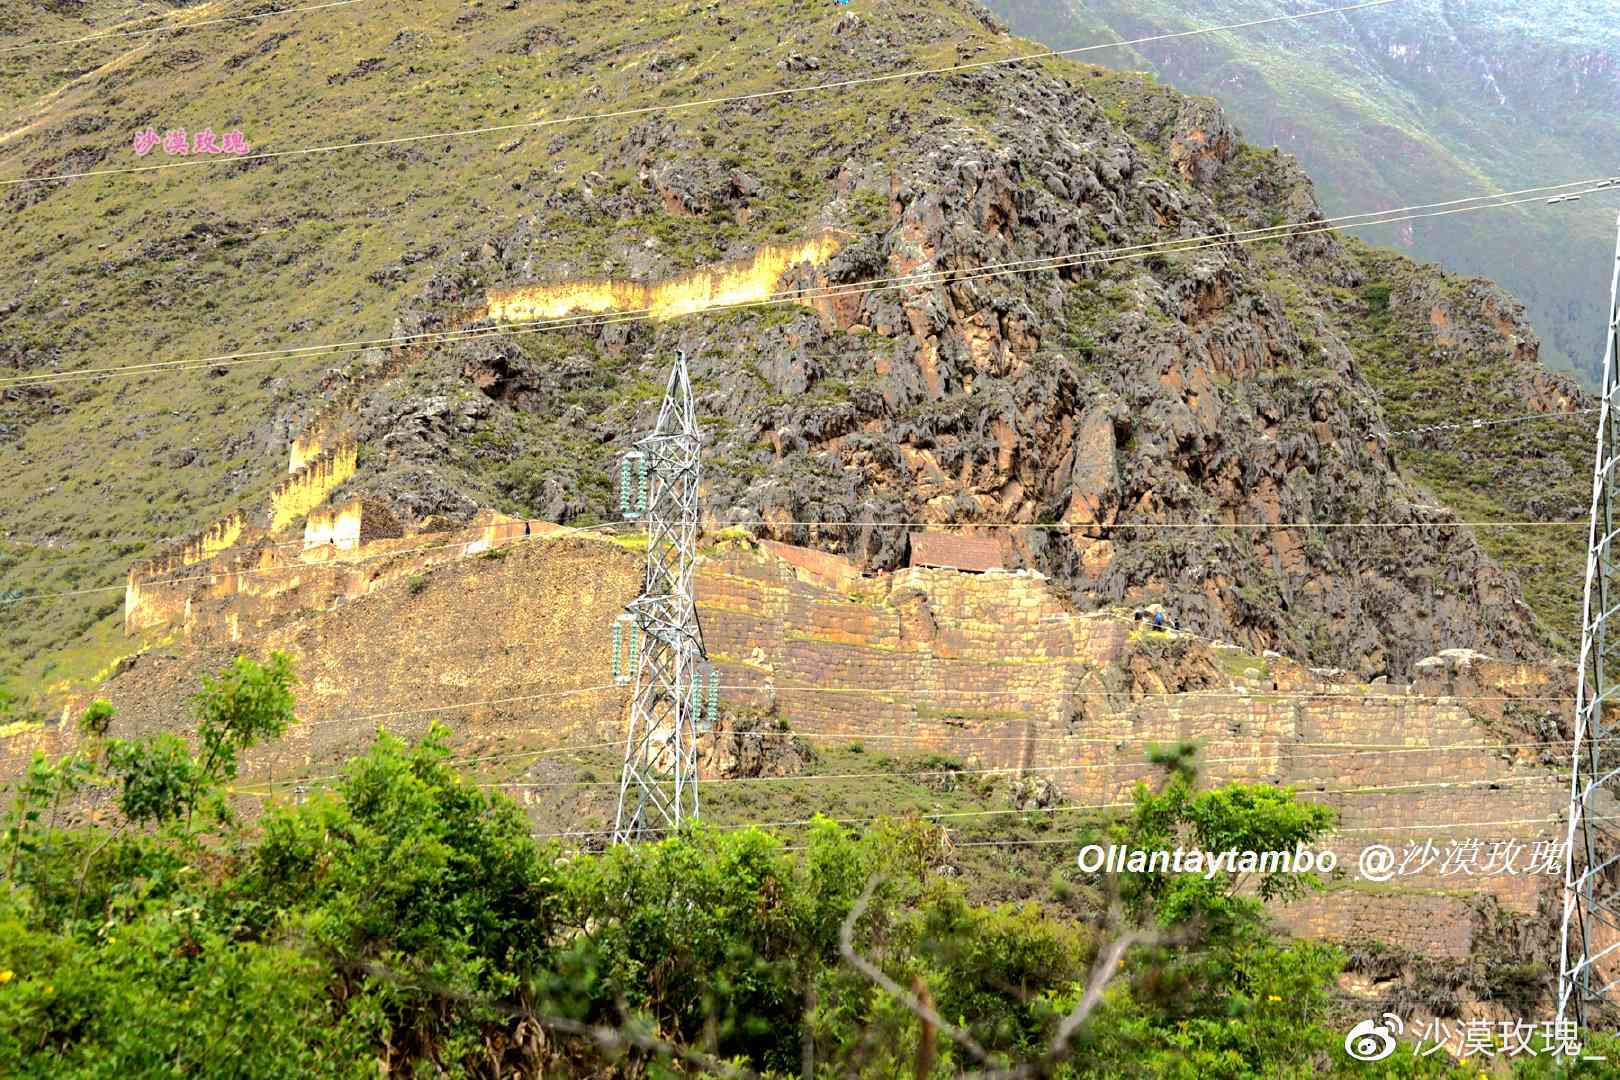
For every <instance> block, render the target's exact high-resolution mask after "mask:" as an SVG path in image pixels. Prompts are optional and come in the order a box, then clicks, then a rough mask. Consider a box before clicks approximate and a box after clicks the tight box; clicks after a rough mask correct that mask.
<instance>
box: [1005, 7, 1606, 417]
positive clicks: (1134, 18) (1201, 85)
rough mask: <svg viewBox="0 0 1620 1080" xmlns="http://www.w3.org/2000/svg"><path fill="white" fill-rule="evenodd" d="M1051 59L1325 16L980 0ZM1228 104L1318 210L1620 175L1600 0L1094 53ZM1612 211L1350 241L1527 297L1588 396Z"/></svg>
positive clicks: (1386, 231)
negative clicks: (1295, 162) (1288, 167)
mask: <svg viewBox="0 0 1620 1080" xmlns="http://www.w3.org/2000/svg"><path fill="white" fill-rule="evenodd" d="M989 6H990V7H991V8H992V10H994V11H995V12H996V13H997V14H998V15H1000V16H1002V17H1004V18H1005V19H1006V20H1007V21H1008V23H1009V24H1010V25H1011V27H1012V28H1013V30H1014V31H1015V32H1017V33H1020V34H1024V35H1027V36H1029V37H1032V38H1035V39H1037V40H1039V41H1041V42H1042V43H1043V44H1046V45H1050V46H1052V47H1054V48H1060V49H1069V48H1076V47H1083V46H1088V45H1092V44H1095V43H1098V42H1106V41H1110V40H1121V39H1127V40H1128V39H1135V38H1141V37H1148V36H1152V35H1154V34H1159V33H1165V32H1174V31H1180V30H1187V29H1191V28H1194V27H1200V26H1216V25H1225V24H1229V23H1237V22H1247V21H1251V20H1256V19H1266V18H1270V17H1274V16H1277V15H1280V14H1283V13H1292V12H1298V11H1302V10H1307V9H1320V8H1327V7H1333V6H1335V5H1332V4H1312V5H1301V4H1294V3H1283V2H1279V0H1193V2H1191V3H1187V2H1181V0H1177V2H1175V3H1170V2H1168V0H1145V2H1144V0H1129V2H1126V0H1084V2H1082V0H990V5H989ZM1086 58H1087V59H1094V60H1096V61H1098V62H1100V63H1106V64H1109V65H1111V66H1116V67H1129V68H1141V69H1145V70H1148V71H1151V72H1153V73H1154V74H1155V75H1156V76H1158V77H1159V78H1161V79H1163V80H1165V81H1167V82H1169V83H1171V84H1173V85H1174V86H1176V87H1178V88H1180V89H1182V90H1185V91H1189V92H1193V93H1200V94H1212V95H1215V96H1217V97H1219V98H1220V100H1221V102H1222V103H1223V104H1224V105H1225V106H1226V108H1227V110H1228V112H1229V113H1230V115H1231V116H1232V118H1233V120H1234V121H1235V122H1236V123H1237V125H1238V126H1239V127H1240V128H1241V129H1242V130H1243V133H1244V135H1245V136H1246V137H1248V138H1249V139H1250V140H1251V141H1253V142H1254V143H1256V144H1258V145H1261V146H1271V145H1276V146H1279V147H1281V148H1282V149H1283V150H1284V151H1285V152H1287V153H1290V154H1294V155H1297V156H1298V157H1299V159H1300V161H1301V162H1302V163H1303V164H1304V165H1305V167H1306V169H1307V170H1308V171H1309V172H1310V174H1311V176H1312V177H1313V178H1314V179H1315V181H1316V183H1317V186H1318V190H1319V191H1320V192H1321V196H1322V202H1323V205H1324V207H1325V208H1326V211H1327V213H1329V214H1349V213H1358V212H1363V211H1369V210H1379V209H1387V208H1390V207H1398V206H1411V205H1418V204H1427V203H1433V202H1437V201H1440V200H1443V199H1449V198H1457V197H1462V196H1470V195H1481V194H1487V193H1491V192H1499V191H1517V190H1521V189H1524V188H1530V187H1537V186H1541V185H1548V184H1559V183H1564V182H1566V181H1574V180H1582V179H1588V178H1591V177H1600V176H1610V175H1613V174H1614V173H1615V172H1616V171H1617V161H1616V158H1615V156H1614V154H1613V152H1612V148H1613V147H1614V145H1615V143H1616V141H1617V140H1620V112H1617V110H1616V106H1617V105H1620V27H1617V25H1616V23H1615V20H1614V6H1613V5H1612V4H1610V3H1607V2H1606V0H1574V2H1572V3H1551V2H1549V0H1400V2H1398V3H1394V4H1390V5H1388V6H1384V7H1378V8H1373V9H1370V10H1362V11H1357V12H1352V13H1349V14H1344V15H1337V16H1331V17H1323V18H1313V19H1306V20H1301V21H1297V22H1292V23H1281V24H1274V25H1269V26H1263V27H1255V28H1250V29H1244V30H1240V31H1234V32H1230V33H1221V34H1209V35H1201V36H1196V37H1189V38H1182V39H1179V40H1175V41H1164V42H1156V43H1151V44H1145V45H1142V46H1139V47H1134V48H1128V49H1127V48H1120V49H1107V50H1103V51H1100V52H1093V53H1088V54H1086ZM1613 210H1614V206H1613V201H1612V200H1606V201H1603V200H1600V201H1598V202H1597V203H1595V204H1594V201H1593V200H1592V199H1590V198H1588V199H1586V200H1584V201H1583V202H1581V203H1574V204H1568V205H1564V206H1561V207H1560V208H1557V209H1553V208H1549V207H1547V206H1545V204H1544V203H1543V202H1542V201H1541V200H1535V201H1534V202H1531V203H1529V204H1527V205H1526V206H1523V207H1518V208H1514V209H1508V210H1501V211H1494V212H1491V213H1488V214H1471V215H1465V216H1439V217H1432V218H1425V219H1420V220H1416V221H1411V222H1406V223H1404V224H1400V225H1393V226H1388V227H1382V228H1377V229H1367V230H1359V231H1358V232H1359V234H1360V235H1362V236H1364V237H1365V238H1367V239H1368V240H1369V241H1371V242H1374V243H1378V244H1389V245H1393V246H1396V247H1397V248H1399V249H1401V250H1403V251H1405V252H1406V253H1408V254H1410V255H1412V256H1414V257H1416V258H1419V259H1423V260H1427V261H1432V262H1437V263H1439V264H1441V265H1442V266H1445V267H1446V268H1447V269H1450V270H1455V271H1459V272H1461V273H1465V274H1479V275H1483V276H1486V277H1490V278H1492V279H1494V280H1496V281H1499V282H1501V283H1502V284H1503V285H1504V286H1505V287H1507V288H1508V289H1509V290H1510V291H1512V292H1513V293H1514V295H1516V296H1518V297H1519V298H1520V299H1522V300H1523V301H1524V302H1525V304H1526V306H1527V308H1528V309H1529V312H1530V321H1531V323H1532V324H1533V325H1534V327H1535V329H1536V330H1537V332H1538V333H1539V334H1540V335H1541V337H1542V340H1543V342H1544V348H1543V357H1542V358H1543V361H1544V362H1545V363H1547V364H1548V366H1550V367H1553V368H1556V369H1558V370H1563V371H1572V372H1574V373H1576V374H1577V375H1578V376H1579V377H1580V378H1581V379H1582V381H1583V382H1585V383H1586V384H1587V386H1589V387H1592V386H1595V385H1596V380H1597V377H1598V374H1599V373H1598V370H1597V368H1598V365H1599V364H1600V363H1601V361H1602V327H1603V322H1604V314H1605V312H1606V311H1607V306H1608V286H1609V278H1608V274H1607V273H1606V272H1605V271H1604V270H1603V269H1602V267H1603V265H1604V264H1605V262H1606V260H1607V257H1608V255H1609V254H1610V253H1611V252H1612V251H1613V246H1614V213H1613Z"/></svg>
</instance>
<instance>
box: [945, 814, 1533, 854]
mask: <svg viewBox="0 0 1620 1080" xmlns="http://www.w3.org/2000/svg"><path fill="white" fill-rule="evenodd" d="M1562 820H1563V818H1561V817H1558V816H1553V817H1539V818H1506V819H1499V820H1496V821H1459V822H1457V823H1456V824H1445V823H1441V824H1435V825H1358V826H1356V827H1355V828H1351V829H1333V830H1332V831H1331V832H1329V833H1328V834H1327V835H1328V836H1338V835H1340V834H1343V833H1390V832H1439V831H1442V830H1445V829H1485V828H1491V827H1493V826H1496V825H1545V824H1550V823H1553V822H1559V821H1562ZM1073 843H1076V838H1075V837H1066V836H1059V837H1034V838H1022V837H1012V838H1008V839H1005V840H964V841H952V843H951V847H952V848H959V847H1035V846H1038V845H1041V844H1073Z"/></svg>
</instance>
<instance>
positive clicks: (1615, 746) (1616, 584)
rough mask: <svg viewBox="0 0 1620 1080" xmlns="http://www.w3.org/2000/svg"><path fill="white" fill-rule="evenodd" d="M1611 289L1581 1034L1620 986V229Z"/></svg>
mask: <svg viewBox="0 0 1620 1080" xmlns="http://www.w3.org/2000/svg"><path fill="white" fill-rule="evenodd" d="M1616 232H1617V235H1616V239H1615V255H1614V258H1615V264H1614V272H1613V273H1614V276H1613V278H1612V280H1611V283H1610V287H1609V326H1608V331H1607V337H1608V342H1607V345H1606V346H1605V348H1604V355H1603V381H1602V387H1603V396H1602V398H1601V400H1600V402H1599V410H1598V430H1597V462H1596V465H1595V466H1594V467H1593V473H1592V528H1591V533H1590V537H1589V540H1588V542H1587V554H1586V602H1585V615H1584V616H1583V619H1582V622H1581V657H1580V672H1579V676H1578V683H1577V690H1576V694H1575V732H1574V735H1575V737H1574V740H1573V742H1574V755H1573V764H1572V773H1571V780H1570V797H1569V822H1568V833H1567V839H1568V848H1567V853H1566V855H1565V858H1564V913H1563V928H1562V931H1561V943H1562V948H1563V952H1562V956H1561V958H1560V963H1559V970H1558V1020H1559V1022H1564V1021H1570V1020H1572V1021H1574V1022H1575V1023H1577V1024H1579V1025H1580V1026H1581V1028H1582V1029H1585V1028H1586V1026H1587V1025H1588V1024H1589V1023H1590V1021H1591V1019H1592V1017H1593V1015H1594V1014H1595V1012H1596V1010H1597V1009H1598V1008H1599V1007H1600V1006H1602V1005H1603V1004H1604V1003H1605V1002H1608V1001H1612V1000H1614V990H1615V987H1616V986H1620V810H1617V806H1620V803H1617V800H1616V798H1615V786H1616V785H1615V783H1614V782H1615V780H1616V778H1617V777H1620V731H1616V730H1615V721H1616V720H1617V719H1620V718H1617V717H1615V716H1614V715H1613V709H1612V708H1611V706H1612V705H1613V704H1614V703H1615V701H1614V699H1615V695H1616V694H1620V561H1617V560H1616V557H1615V556H1616V552H1615V544H1616V542H1617V541H1620V531H1617V529H1616V525H1615V520H1616V516H1617V515H1616V510H1617V509H1620V507H1617V506H1616V503H1617V501H1620V492H1617V491H1616V477H1615V472H1616V469H1617V468H1620V431H1617V429H1616V416H1615V405H1616V400H1615V397H1616V391H1617V388H1620V375H1617V372H1616V365H1620V224H1617V229H1616Z"/></svg>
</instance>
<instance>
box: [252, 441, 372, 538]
mask: <svg viewBox="0 0 1620 1080" xmlns="http://www.w3.org/2000/svg"><path fill="white" fill-rule="evenodd" d="M358 458H359V448H358V447H357V446H356V445H355V443H354V441H353V440H352V439H344V440H343V441H341V442H339V443H338V444H337V445H336V446H334V447H332V449H330V450H326V451H323V452H322V453H321V454H319V455H318V456H317V457H315V458H314V459H313V460H311V461H309V462H307V463H306V464H305V465H304V466H303V467H302V468H301V469H299V470H298V471H297V472H295V473H292V474H291V475H289V476H288V477H287V479H285V480H283V481H282V482H281V483H280V484H279V485H277V487H276V489H275V490H274V491H272V492H271V493H270V531H271V532H279V531H281V530H282V529H285V528H286V527H287V526H289V525H291V524H292V523H293V522H294V521H297V520H298V519H299V518H301V517H303V516H304V515H305V514H308V513H309V512H310V511H311V510H313V509H315V508H316V507H317V506H319V505H321V503H323V502H325V501H326V497H327V496H328V495H330V494H331V493H332V492H333V491H335V490H337V488H338V485H340V484H342V483H343V482H344V481H345V480H347V479H349V478H350V477H351V476H353V475H354V470H355V467H356V464H357V462H358Z"/></svg>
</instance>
